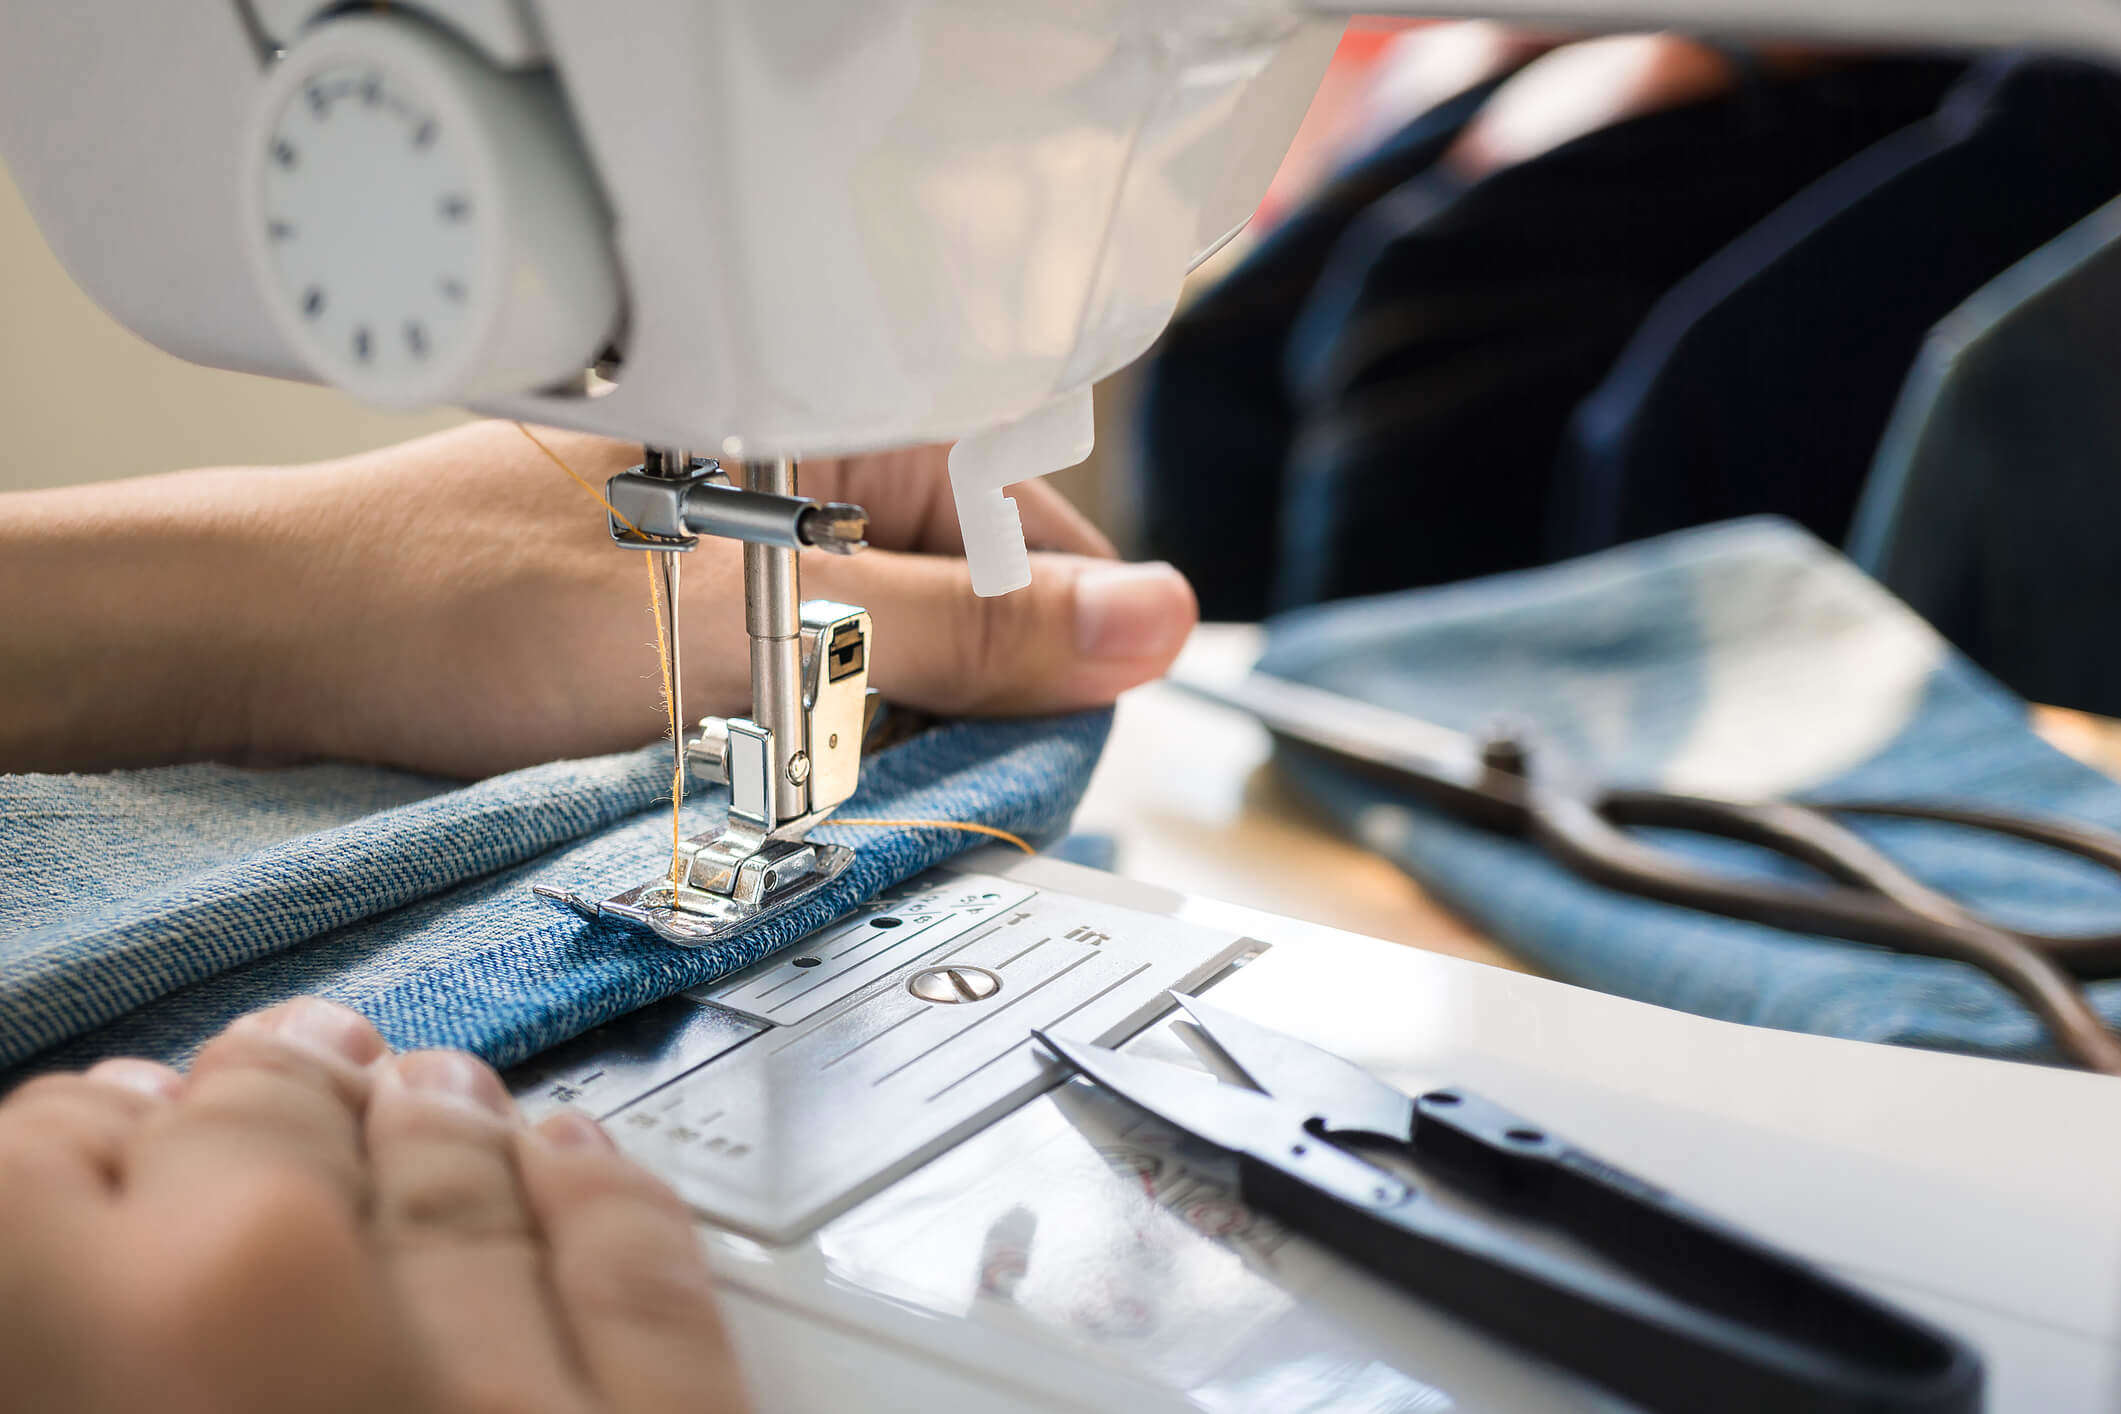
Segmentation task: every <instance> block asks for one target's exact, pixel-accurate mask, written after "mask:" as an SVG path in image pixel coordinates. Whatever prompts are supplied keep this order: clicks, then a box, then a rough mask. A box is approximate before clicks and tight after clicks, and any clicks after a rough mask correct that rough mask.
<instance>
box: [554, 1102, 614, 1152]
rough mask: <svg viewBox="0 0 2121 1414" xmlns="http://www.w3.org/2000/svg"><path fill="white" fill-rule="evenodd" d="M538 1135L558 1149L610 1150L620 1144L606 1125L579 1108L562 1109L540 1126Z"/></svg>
mask: <svg viewBox="0 0 2121 1414" xmlns="http://www.w3.org/2000/svg"><path fill="white" fill-rule="evenodd" d="M538 1135H539V1137H541V1138H542V1139H544V1141H545V1142H546V1143H548V1144H550V1145H552V1146H553V1147H554V1148H556V1149H601V1150H603V1151H605V1152H607V1153H608V1152H610V1151H611V1150H614V1149H616V1148H617V1147H618V1146H617V1145H616V1144H614V1143H612V1142H611V1136H610V1135H609V1134H606V1133H605V1132H604V1126H603V1125H601V1124H598V1123H597V1122H596V1121H595V1120H593V1119H591V1118H590V1117H589V1116H588V1115H585V1114H583V1113H581V1112H580V1111H578V1110H561V1111H560V1112H559V1113H558V1114H556V1115H553V1116H552V1117H551V1118H550V1119H547V1120H545V1121H544V1122H543V1123H542V1124H540V1125H539V1126H538Z"/></svg>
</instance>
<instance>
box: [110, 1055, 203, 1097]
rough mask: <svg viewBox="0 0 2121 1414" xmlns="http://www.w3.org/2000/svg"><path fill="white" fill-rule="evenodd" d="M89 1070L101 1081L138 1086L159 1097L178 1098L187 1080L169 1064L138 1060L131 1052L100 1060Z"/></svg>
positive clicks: (137, 1088)
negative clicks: (130, 1054)
mask: <svg viewBox="0 0 2121 1414" xmlns="http://www.w3.org/2000/svg"><path fill="white" fill-rule="evenodd" d="M87 1073H88V1078H89V1079H91V1080H93V1081H96V1082H97V1083H98V1084H102V1085H116V1086H118V1087H120V1088H121V1089H126V1090H136V1091H138V1092H139V1093H140V1094H142V1095H151V1096H153V1097H154V1098H155V1099H157V1100H171V1099H175V1098H176V1095H177V1091H178V1090H179V1089H180V1088H181V1087H182V1086H183V1084H184V1077H183V1076H181V1075H179V1074H177V1072H176V1071H174V1070H171V1069H170V1068H169V1067H168V1066H166V1065H157V1064H156V1063H155V1062H153V1061H147V1060H136V1059H134V1058H133V1057H131V1056H120V1057H117V1058H115V1059H112V1060H107V1061H98V1062H96V1063H95V1064H94V1065H92V1066H90V1067H89V1068H88V1072H87Z"/></svg>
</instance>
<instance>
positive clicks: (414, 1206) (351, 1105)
mask: <svg viewBox="0 0 2121 1414" xmlns="http://www.w3.org/2000/svg"><path fill="white" fill-rule="evenodd" d="M0 1205H4V1207H5V1210H6V1212H7V1214H8V1220H7V1222H6V1223H5V1224H4V1225H0V1388H5V1390H6V1391H7V1402H8V1404H9V1407H11V1408H19V1409H34V1410H37V1411H39V1414H90V1411H94V1414H134V1411H150V1410H151V1411H155V1414H285V1411H288V1410H302V1411H304V1414H332V1412H333V1411H348V1414H352V1411H363V1414H373V1411H376V1410H389V1411H392V1414H490V1412H491V1411H497V1410H508V1411H511V1414H661V1411H677V1410H687V1411H724V1412H725V1414H734V1411H739V1410H741V1409H743V1408H744V1407H745V1401H744V1398H743V1394H742V1385H741V1383H740V1377H739V1374H738V1370H737V1367H736V1363H735V1360H734V1358H733V1356H732V1354H731V1352H730V1348H729V1345H728V1342H727V1340H726V1339H725V1337H724V1335H723V1332H722V1327H721V1324H720V1321H719V1318H718V1316H717V1314H716V1310H715V1305H714V1300H713V1294H712V1289H711V1281H710V1278H709V1275H708V1272H707V1267H706V1263H705V1261H704V1259H703V1258H702V1256H701V1254H700V1250H699V1246H698V1241H697V1238H696V1236H695V1234H694V1232H693V1230H692V1224H691V1220H690V1218H689V1216H688V1215H687V1213H686V1211H685V1208H684V1206H683V1205H682V1204H681V1203H680V1202H679V1201H678V1199H677V1197H676V1196H675V1195H674V1194H672V1193H671V1192H670V1191H669V1190H668V1189H667V1188H665V1187H664V1186H663V1185H662V1184H661V1183H659V1182H658V1181H657V1180H655V1179H654V1178H652V1177H651V1176H649V1175H648V1174H647V1173H645V1172H644V1171H642V1170H641V1169H638V1168H636V1167H635V1166H634V1165H633V1164H632V1163H630V1162H629V1161H627V1160H626V1159H624V1158H622V1157H620V1156H619V1154H618V1153H617V1151H616V1150H614V1149H613V1148H612V1147H611V1144H610V1141H609V1140H607V1139H606V1138H605V1137H604V1136H603V1133H602V1131H601V1130H599V1129H598V1128H597V1126H596V1125H595V1124H594V1123H593V1122H592V1121H590V1120H589V1119H587V1118H585V1117H582V1116H579V1115H573V1114H565V1115H559V1116H555V1117H553V1118H551V1119H548V1120H546V1121H545V1122H544V1123H543V1124H540V1125H538V1126H537V1127H536V1128H534V1129H533V1128H527V1127H525V1126H524V1125H523V1123H522V1121H521V1119H520V1117H519V1116H518V1115H517V1113H516V1112H515V1109H514V1106H513V1105H512V1104H511V1103H510V1101H509V1099H508V1095H507V1092H506V1091H505V1090H504V1089H503V1088H502V1086H501V1082H500V1080H499V1078H498V1077H496V1076H495V1075H494V1073H493V1072H492V1071H491V1070H489V1069H487V1068H486V1067H485V1066H484V1065H482V1064H480V1063H479V1062H478V1061H476V1060H474V1059H473V1058H472V1057H470V1056H467V1055H464V1054H462V1053H460V1052H453V1051H424V1052H417V1053H413V1054H408V1055H396V1056H393V1055H390V1054H389V1053H388V1051H387V1048H386V1047H385V1046H384V1043H383V1040H382V1038H381V1037H380V1036H378V1035H377V1034H376V1032H375V1030H374V1029H373V1028H372V1027H370V1026H369V1024H368V1023H367V1022H366V1021H365V1020H363V1019H362V1018H361V1017H360V1016H359V1015H357V1014H356V1013H354V1012H351V1011H348V1010H346V1009H345V1008H343V1007H338V1006H334V1005H332V1004H331V1003H328V1002H324V1001H320V1000H317V999H313V998H304V999H299V1000H296V1001H293V1002H288V1003H284V1004H282V1005H280V1006H277V1007H274V1008H272V1009H271V1010H269V1011H264V1012H260V1013H257V1014H256V1015H254V1016H249V1017H245V1018H243V1019H242V1020H240V1021H238V1022H236V1023H235V1024H234V1025H232V1026H231V1027H229V1029H228V1030H227V1031H225V1032H224V1033H222V1035H221V1036H220V1037H218V1038H217V1039H215V1040H214V1041H213V1042H212V1043H210V1044H209V1045H208V1046H207V1047H206V1049H205V1050H203V1051H202V1052H200V1054H199V1058H198V1060H197V1061H196V1062H195V1063H194V1064H193V1065H192V1067H191V1071H190V1073H189V1074H188V1075H179V1074H178V1073H177V1072H176V1071H174V1070H171V1069H169V1068H168V1067H165V1066H159V1065H154V1064H152V1063H150V1062H147V1061H139V1060H120V1061H106V1062H104V1063H103V1064H101V1065H99V1066H96V1067H95V1068H93V1069H91V1070H90V1071H88V1072H87V1073H86V1074H85V1075H63V1076H47V1077H43V1078H40V1079H36V1080H32V1081H30V1082H29V1083H28V1084H26V1085H24V1086H22V1087H21V1088H20V1089H18V1090H16V1091H15V1092H14V1093H13V1094H12V1095H10V1096H9V1097H8V1098H7V1099H6V1101H5V1102H4V1103H0Z"/></svg>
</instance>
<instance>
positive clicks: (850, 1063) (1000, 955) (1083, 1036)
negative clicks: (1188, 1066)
mask: <svg viewBox="0 0 2121 1414" xmlns="http://www.w3.org/2000/svg"><path fill="white" fill-rule="evenodd" d="M1260 946H1261V945H1260V944H1258V943H1254V942H1250V941H1248V940H1246V939H1243V938H1240V937H1238V936H1236V935H1234V934H1230V933H1223V932H1218V931H1215V930H1212V929H1207V928H1202V927H1199V926H1197V925H1193V924H1187V923H1180V922H1177V921H1175V920H1173V919H1168V918H1163V917H1159V916H1155V915H1149V914H1144V913H1140V912H1136V911H1133V910H1130V909H1125V908H1120V907H1116V906H1113V905H1111V904H1105V903H1099V902H1095V901H1092V900H1088V899H1081V898H1076V897H1072V896H1069V895H1064V894H1057V893H1051V892H1047V891H1042V890H1039V889H1036V888H1033V887H1031V886H1029V885H1026V884H1021V883H1016V882H1014V881H1011V880H1006V879H999V878H994V877H991V876H987V875H980V874H959V873H955V872H952V871H949V870H934V871H931V872H929V873H928V874H925V875H923V876H921V878H919V879H917V880H914V881H913V882H912V883H910V884H908V885H906V886H903V887H901V888H900V889H897V890H894V891H893V892H892V893H890V894H887V895H886V896H885V897H883V898H881V899H878V900H877V901H875V902H874V903H871V904H869V905H867V906H865V907H864V908H862V909H861V910H859V911H857V912H856V913H854V914H853V915H851V916H850V917H848V918H846V919H843V920H842V921H840V922H839V923H836V924H834V925H832V926H830V927H828V928H825V929H822V930H821V931H819V932H817V933H815V934H812V935H811V936H810V937H809V938H806V939H804V940H802V941H801V942H798V943H796V944H794V945H792V946H790V947H788V948H785V949H783V950H782V951H780V952H779V953H776V954H775V955H774V956H772V957H769V958H766V959H764V960H762V961H760V962H758V963H756V964H754V965H753V966H751V967H749V968H746V969H744V970H743V971H741V972H738V973H735V974H733V975H731V976H729V977H727V978H724V979H723V980H721V981H720V982H717V983H714V984H712V985H711V986H708V987H703V988H700V989H698V990H696V991H694V992H691V993H688V994H686V995H684V996H680V997H673V998H670V999H669V1000H667V1001H665V1002H661V1003H658V1004H657V1005H656V1006H653V1007H649V1008H645V1009H643V1010H642V1011H639V1012H636V1013H634V1014H633V1015H632V1016H629V1017H625V1018H622V1019H621V1020H619V1021H617V1022H614V1023H612V1024H611V1025H609V1026H605V1027H601V1028H599V1029H598V1030H596V1031H592V1032H590V1033H588V1034H587V1035H585V1036H582V1037H579V1038H577V1039H576V1040H574V1041H572V1042H570V1043H568V1044H567V1045H565V1046H562V1047H559V1048H557V1049H556V1050H553V1051H550V1052H547V1053H546V1054H545V1055H543V1056H541V1057H539V1058H537V1059H536V1060H535V1061H532V1062H530V1063H529V1064H527V1065H525V1066H523V1067H520V1068H519V1069H518V1070H517V1071H516V1072H515V1073H513V1074H512V1075H511V1076H510V1083H511V1086H512V1088H513V1089H514V1090H515V1092H516V1095H517V1097H518V1099H519V1100H521V1101H522V1103H523V1104H524V1106H525V1108H526V1109H527V1110H529V1111H530V1112H531V1113H532V1114H533V1115H534V1116H535V1115H539V1114H543V1113H548V1112H550V1111H551V1110H553V1109H556V1108H559V1107H563V1106H569V1107H574V1108H579V1109H582V1110H585V1111H587V1112H589V1113H591V1114H594V1115H596V1116H597V1117H598V1118H600V1119H602V1120H604V1121H605V1124H606V1127H607V1128H608V1129H609V1130H610V1131H611V1133H612V1135H613V1137H614V1138H616V1139H617V1140H618V1142H619V1144H620V1145H621V1146H622V1147H623V1148H625V1149H626V1150H627V1151H628V1152H629V1153H631V1154H632V1155H633V1156H634V1157H635V1158H637V1159H639V1160H640V1161H641V1162H642V1163H644V1164H646V1165H647V1166H648V1167H649V1168H651V1169H653V1170H655V1171H656V1172H657V1173H659V1174H661V1175H662V1176H663V1177H664V1178H666V1179H667V1180H669V1181H670V1182H671V1184H672V1185H673V1186H675V1187H676V1188H677V1190H678V1191H679V1192H680V1193H681V1194H683V1195H684V1197H685V1198H686V1200H687V1201H688V1202H690V1203H691V1204H692V1205H693V1207H694V1208H695V1209H696V1210H697V1211H698V1212H699V1213H700V1215H701V1216H702V1217H704V1218H706V1219H708V1220H709V1221H711V1222H714V1223H717V1224H719V1225H721V1226H723V1227H727V1228H731V1229H734V1230H736V1231H739V1232H743V1233H745V1234H747V1235H750V1236H752V1237H756V1238H759V1239H761V1240H764V1241H768V1242H790V1241H794V1240H795V1239H797V1238H799V1237H801V1236H803V1235H804V1234H806V1233H808V1232H810V1231H811V1230H812V1229H814V1228H816V1227H817V1226H818V1225H819V1224H821V1223H823V1222H825V1221H826V1220H828V1219H830V1218H832V1217H834V1216H836V1215H837V1214H839V1213H841V1212H844V1211H845V1210H846V1209H848V1208H849V1207H851V1206H853V1205H854V1204H855V1203H857V1202H860V1201H861V1200H862V1199H863V1198H866V1197H868V1196H869V1195H870V1194H871V1193H874V1192H876V1191H877V1190H878V1189H880V1188H882V1187H883V1186H884V1185H885V1184H887V1183H890V1182H891V1181H892V1180H894V1179H896V1178H898V1177H899V1176H900V1175H902V1174H905V1173H907V1172H909V1171H911V1170H912V1169H913V1168H915V1167H917V1166H918V1165H920V1164H921V1163H923V1162H925V1161H926V1160H927V1159H929V1158H930V1157H932V1156H933V1155H935V1154H936V1153H938V1152H941V1151H942V1150H944V1149H946V1148H948V1147H950V1146H951V1145H953V1144H955V1143H957V1142H958V1141H959V1140H960V1139H962V1138H964V1137H965V1136H967V1135H969V1134H971V1133H973V1132H975V1131H976V1130H978V1129H980V1128H982V1127H984V1126H985V1125H987V1124H988V1123H990V1122H992V1121H993V1120H995V1119H996V1118H998V1117H1000V1116H1001V1115H1003V1114H1006V1113H1008V1112H1009V1111H1011V1110H1013V1109H1015V1108H1016V1107H1018V1106H1019V1105H1021V1104H1022V1103H1024V1102H1025V1101H1026V1100H1028V1099H1030V1098H1031V1097H1032V1096H1034V1095H1037V1094H1039V1093H1041V1092H1042V1091H1045V1090H1047V1089H1049V1088H1051V1087H1052V1086H1054V1085H1056V1084H1058V1083H1060V1081H1061V1080H1063V1079H1065V1078H1066V1071H1065V1070H1064V1069H1063V1068H1062V1067H1061V1066H1059V1065H1058V1064H1057V1063H1056V1062H1054V1061H1053V1060H1051V1059H1050V1058H1048V1057H1047V1056H1046V1055H1045V1054H1044V1053H1043V1051H1042V1050H1041V1049H1040V1048H1039V1047H1038V1046H1037V1045H1036V1044H1035V1043H1034V1042H1033V1041H1032V1039H1031V1034H1030V1033H1031V1030H1032V1028H1033V1027H1038V1028H1040V1029H1043V1030H1046V1031H1049V1032H1053V1033H1055V1034H1058V1035H1061V1036H1064V1037H1068V1038H1071V1039H1077V1040H1082V1041H1086V1042H1092V1043H1096V1044H1113V1043H1116V1042H1118V1041H1120V1040H1123V1039H1124V1038H1126V1037H1127V1036H1130V1035H1132V1034H1133V1033H1134V1032H1136V1031H1138V1030H1140V1029H1141V1027H1143V1026H1145V1025H1147V1024H1148V1023H1149V1022H1150V1021H1152V1020H1154V1019H1155V1018H1156V1017H1157V1016H1158V1015H1160V1014H1162V1013H1163V1011H1164V1010H1165V1009H1166V1008H1167V1007H1168V1006H1169V999H1168V997H1167V996H1166V993H1167V992H1170V991H1174V990H1175V991H1189V990H1193V989H1195V988H1197V987H1199V986H1200V985H1202V984H1204V983H1205V982H1207V981H1208V980H1209V979H1211V978H1213V977H1215V976H1217V975H1218V974H1220V973H1221V972H1222V971H1223V970H1224V969H1225V968H1226V967H1228V966H1229V965H1230V964H1231V963H1232V962H1233V961H1235V960H1236V959H1237V958H1239V957H1240V956H1241V955H1243V954H1245V953H1248V952H1256V951H1258V950H1259V949H1260Z"/></svg>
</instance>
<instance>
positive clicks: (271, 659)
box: [0, 470, 302, 771]
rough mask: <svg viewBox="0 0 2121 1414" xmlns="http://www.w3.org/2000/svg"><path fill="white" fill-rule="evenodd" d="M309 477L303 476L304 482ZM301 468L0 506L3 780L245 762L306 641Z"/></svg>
mask: <svg viewBox="0 0 2121 1414" xmlns="http://www.w3.org/2000/svg"><path fill="white" fill-rule="evenodd" d="M294 474H295V475H299V473H294ZM289 475H290V473H284V472H282V473H275V472H266V471H255V470H247V471H193V472H178V473H174V474H171V475H167V476H150V477H141V478H137V479H134V480H128V481H119V482H110V483H106V484H103V485H96V486H84V487H78V488H63V489H57V490H50V491H29V492H18V493H14V494H10V495H4V496H0V606H4V612H0V770H7V771H83V770H104V769H109V768H112V767H117V766H126V765H139V764H146V763H151V762H169V761H180V760H198V759H209V758H217V759H242V758H244V757H246V756H250V755H253V754H255V753H256V752H258V751H259V750H260V749H261V748H262V749H267V750H269V749H271V745H270V742H269V736H270V733H269V732H267V731H266V729H265V724H264V723H262V722H261V721H260V720H259V717H260V712H259V704H260V703H261V702H262V701H266V700H268V699H269V697H270V694H269V693H267V692H265V691H264V690H263V689H262V680H263V679H264V678H265V677H266V676H267V675H269V674H270V672H271V671H272V669H273V666H274V664H275V663H276V662H277V661H281V660H283V659H284V658H285V656H286V655H287V654H288V653H289V651H290V650H291V648H292V647H293V646H294V645H293V644H292V643H291V641H290V638H291V634H290V630H291V629H292V628H294V627H296V626H297V625H296V623H295V621H296V620H298V619H299V617H300V610H299V600H300V592H301V578H302V565H301V563H300V560H301V556H302V551H301V548H300V547H299V545H297V544H296V543H294V538H293V537H292V536H291V535H289V534H288V533H287V527H288V524H289V522H288V518H287V517H286V515H285V514H284V513H283V511H284V508H283V507H282V506H280V505H277V504H275V503H277V502H280V501H284V500H285V499H286V496H285V494H284V490H283V484H282V483H283V482H284V479H285V478H286V477H288V476H289Z"/></svg>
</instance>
